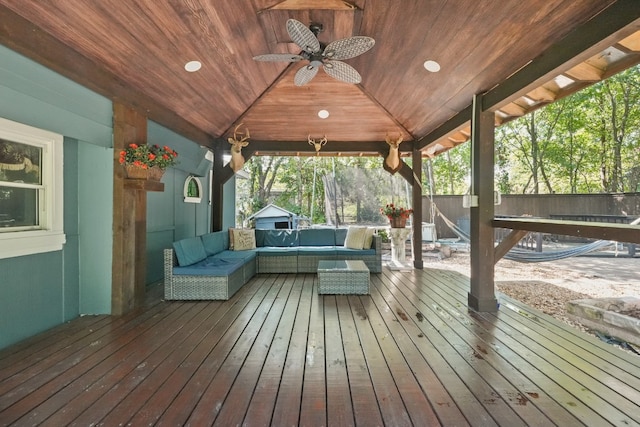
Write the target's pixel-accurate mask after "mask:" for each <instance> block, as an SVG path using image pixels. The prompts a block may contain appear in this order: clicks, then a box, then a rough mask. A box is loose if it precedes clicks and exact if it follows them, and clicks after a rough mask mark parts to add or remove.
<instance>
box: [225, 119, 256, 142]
mask: <svg viewBox="0 0 640 427" xmlns="http://www.w3.org/2000/svg"><path fill="white" fill-rule="evenodd" d="M240 126H242V123H240V124H238V125H237V126H236V127H235V128H234V129H233V138H229V142H230V143H231V140H232V139H233V141H234V142H245V141H247V140H248V139H249V138H251V134H250V133H249V128H248V127H245V132H244V133H242V132H241V133H238V129H240ZM238 135H240V136H241V137H242V138H240V139H238Z"/></svg>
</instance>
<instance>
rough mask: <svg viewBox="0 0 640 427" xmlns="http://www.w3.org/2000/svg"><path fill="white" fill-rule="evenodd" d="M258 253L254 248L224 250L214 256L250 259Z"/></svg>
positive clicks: (229, 258) (228, 258)
mask: <svg viewBox="0 0 640 427" xmlns="http://www.w3.org/2000/svg"><path fill="white" fill-rule="evenodd" d="M257 255H258V254H257V253H256V251H255V250H254V249H251V250H246V251H222V252H220V253H217V254H216V255H214V256H213V257H214V258H219V259H227V260H242V261H250V260H252V259H254V258H255V257H256V256H257Z"/></svg>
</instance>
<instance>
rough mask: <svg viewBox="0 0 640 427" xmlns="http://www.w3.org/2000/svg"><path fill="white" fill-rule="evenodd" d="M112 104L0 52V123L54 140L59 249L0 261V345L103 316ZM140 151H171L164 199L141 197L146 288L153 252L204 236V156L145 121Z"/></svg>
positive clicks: (231, 193) (229, 221)
mask: <svg viewBox="0 0 640 427" xmlns="http://www.w3.org/2000/svg"><path fill="white" fill-rule="evenodd" d="M112 116H113V111H112V104H111V101H110V100H109V99H107V98H104V97H102V96H100V95H98V94H96V93H94V92H91V91H90V90H88V89H87V88H84V87H82V86H79V85H77V84H75V83H73V82H72V81H70V80H68V79H66V78H64V77H62V76H60V75H58V74H56V73H55V72H53V71H51V70H48V69H47V68H45V67H43V66H41V65H39V64H37V63H35V62H33V61H31V60H29V59H27V58H25V57H23V56H21V55H19V54H17V53H15V52H13V51H11V50H9V49H7V48H5V47H4V46H1V45H0V117H4V118H6V119H9V120H13V121H16V122H20V123H24V124H27V125H30V126H34V127H38V128H41V129H45V130H49V131H53V132H57V133H59V134H62V135H63V136H64V137H65V138H64V228H65V236H66V243H65V245H64V247H63V250H62V251H55V252H49V253H45V254H37V255H29V256H24V257H15V258H7V259H0V272H2V275H1V277H0V348H3V347H6V346H8V345H10V344H13V343H15V342H17V341H20V340H22V339H24V338H27V337H29V336H31V335H34V334H37V333H39V332H42V331H44V330H46V329H49V328H51V327H53V326H56V325H58V324H60V323H62V322H65V321H67V320H70V319H73V318H75V317H77V316H78V315H80V314H102V313H109V312H110V309H111V264H112V253H111V250H112V246H113V245H112V226H113V224H112V221H113V219H112V218H113V178H112V173H113V158H114V157H113V156H114V153H113V129H112ZM148 135H149V139H148V142H149V143H150V144H158V145H169V146H171V147H172V148H174V149H176V150H177V151H178V152H179V154H180V156H179V161H180V163H179V164H178V165H177V166H176V167H175V168H171V169H169V170H167V172H166V174H165V176H164V177H163V179H162V182H164V184H165V190H164V192H149V193H148V195H147V202H148V203H147V221H148V223H147V227H148V228H147V283H152V282H155V281H158V280H161V279H162V276H163V262H162V250H163V249H164V248H168V247H170V246H171V244H172V243H173V241H175V240H177V239H180V238H184V237H190V236H194V235H198V234H204V233H206V232H208V231H209V230H210V224H211V206H210V205H209V192H210V190H209V178H208V171H209V170H210V168H211V162H210V161H209V160H207V159H206V158H205V155H206V153H207V150H206V149H205V148H203V147H200V146H199V145H198V144H195V143H193V142H191V141H189V140H187V139H185V138H183V137H181V136H179V135H177V134H176V133H174V132H171V131H170V130H168V129H166V128H164V127H162V126H160V125H158V124H156V123H153V122H149V128H148ZM190 175H194V176H199V177H202V178H201V182H202V184H203V196H204V197H203V200H202V202H201V203H199V204H193V203H185V202H184V200H183V187H184V182H185V179H186V178H187V177H188V176H190ZM224 191H225V199H224V203H225V208H224V218H223V224H224V227H225V228H226V227H231V226H233V225H234V221H235V218H234V212H235V207H234V201H235V179H231V180H230V181H229V182H228V183H227V184H225V188H224Z"/></svg>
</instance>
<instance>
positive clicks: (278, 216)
mask: <svg viewBox="0 0 640 427" xmlns="http://www.w3.org/2000/svg"><path fill="white" fill-rule="evenodd" d="M300 219H301V217H299V216H298V215H297V214H295V213H293V212H289V211H288V210H286V209H282V208H281V207H279V206H276V205H274V204H268V205H267V206H265V207H264V208H262V209H260V210H259V211H258V212H256V213H254V214H253V215H251V216H250V217H249V218H247V220H248V221H254V222H255V226H254V227H255V228H261V229H296V228H298V223H299V221H300Z"/></svg>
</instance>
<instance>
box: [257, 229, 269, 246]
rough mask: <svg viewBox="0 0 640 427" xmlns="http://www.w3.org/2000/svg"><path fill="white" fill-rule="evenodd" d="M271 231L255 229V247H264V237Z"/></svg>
mask: <svg viewBox="0 0 640 427" xmlns="http://www.w3.org/2000/svg"><path fill="white" fill-rule="evenodd" d="M270 231H272V230H263V229H260V228H256V247H260V246H265V244H264V237H265V236H266V235H267V234H268V233H269V232H270Z"/></svg>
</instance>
